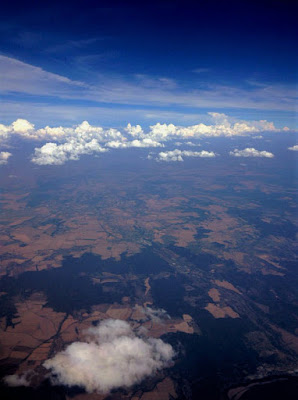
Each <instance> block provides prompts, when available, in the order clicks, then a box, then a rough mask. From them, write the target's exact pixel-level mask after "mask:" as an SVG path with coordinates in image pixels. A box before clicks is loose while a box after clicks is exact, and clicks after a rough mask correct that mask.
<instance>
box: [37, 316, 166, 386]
mask: <svg viewBox="0 0 298 400" xmlns="http://www.w3.org/2000/svg"><path fill="white" fill-rule="evenodd" d="M86 333H87V336H86V341H84V342H75V343H72V344H71V345H69V346H68V347H67V348H66V349H65V350H64V351H62V352H60V353H58V354H56V355H55V356H54V357H53V358H52V359H49V360H47V361H45V362H44V364H43V366H44V367H45V368H47V369H48V370H49V371H50V377H51V380H52V382H53V383H58V384H63V385H66V386H80V387H82V388H84V389H85V390H86V391H87V392H90V393H91V392H94V391H97V392H100V393H108V392H110V391H111V390H112V389H117V388H127V387H130V386H132V385H134V384H137V383H139V382H141V381H142V380H143V379H144V378H146V377H149V376H152V375H154V374H155V373H156V372H157V371H158V370H160V369H162V368H166V367H169V366H170V365H171V364H172V360H173V357H174V350H173V348H172V346H171V345H169V344H167V343H165V342H163V341H162V340H161V339H153V338H145V337H141V336H140V335H138V334H136V333H135V332H134V331H133V330H132V328H131V326H130V325H129V324H128V323H127V322H125V321H121V320H112V319H108V320H105V321H102V322H101V323H100V324H99V325H98V326H96V327H92V328H90V329H89V330H88V331H87V332H86Z"/></svg>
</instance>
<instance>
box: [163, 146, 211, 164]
mask: <svg viewBox="0 0 298 400" xmlns="http://www.w3.org/2000/svg"><path fill="white" fill-rule="evenodd" d="M215 156H216V154H215V153H214V152H213V151H206V150H202V151H188V150H179V149H175V150H171V151H161V152H160V153H158V155H157V157H156V161H166V162H171V161H180V162H181V161H184V160H183V157H202V158H212V157H215Z"/></svg>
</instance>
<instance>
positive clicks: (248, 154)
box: [230, 147, 274, 158]
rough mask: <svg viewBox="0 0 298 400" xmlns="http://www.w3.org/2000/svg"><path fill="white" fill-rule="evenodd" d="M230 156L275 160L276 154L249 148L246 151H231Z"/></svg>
mask: <svg viewBox="0 0 298 400" xmlns="http://www.w3.org/2000/svg"><path fill="white" fill-rule="evenodd" d="M230 155H231V156H234V157H265V158H273V157H274V154H273V153H270V152H269V151H259V150H256V149H254V148H253V147H247V148H246V149H244V150H238V149H235V150H233V151H230Z"/></svg>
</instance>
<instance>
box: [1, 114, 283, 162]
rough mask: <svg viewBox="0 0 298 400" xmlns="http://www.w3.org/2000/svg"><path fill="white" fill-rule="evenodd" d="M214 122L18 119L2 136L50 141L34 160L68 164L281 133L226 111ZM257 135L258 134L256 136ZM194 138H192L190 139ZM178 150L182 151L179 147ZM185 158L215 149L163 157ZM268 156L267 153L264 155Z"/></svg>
mask: <svg viewBox="0 0 298 400" xmlns="http://www.w3.org/2000/svg"><path fill="white" fill-rule="evenodd" d="M208 114H209V118H211V119H212V120H213V121H214V123H213V124H209V125H207V124H204V123H199V124H197V125H191V126H186V127H182V126H176V125H174V124H161V123H157V124H155V125H152V126H150V128H149V130H148V131H146V132H145V131H144V130H143V128H142V127H141V126H140V125H131V124H128V125H127V127H126V128H124V129H122V130H121V131H120V130H118V129H115V128H103V127H101V126H93V125H90V124H89V123H88V121H83V122H82V123H81V124H79V125H75V126H72V127H64V126H57V127H50V126H46V127H44V128H41V129H35V126H34V124H32V123H31V122H29V121H27V120H25V119H17V120H16V121H14V122H13V123H12V124H11V125H3V124H0V139H1V138H2V141H3V142H5V141H8V140H9V138H10V137H12V136H13V135H17V136H19V137H22V138H24V139H26V140H34V141H43V142H47V143H46V144H44V145H43V146H41V147H39V148H38V147H37V148H35V153H34V155H33V157H32V162H33V163H35V164H39V165H46V164H56V165H59V164H60V165H61V164H64V163H65V162H66V161H68V160H78V159H79V156H80V155H82V154H91V153H100V152H104V151H107V150H108V149H125V148H132V147H135V148H156V147H164V143H165V142H168V141H172V140H177V139H179V141H177V142H176V143H177V146H181V145H182V144H184V145H186V146H200V144H199V143H196V142H195V140H196V139H201V138H206V137H222V136H227V137H233V136H245V135H250V134H253V135H255V134H256V133H260V132H263V131H264V130H267V131H268V130H270V131H272V132H277V131H278V129H276V128H275V126H274V124H273V123H272V122H268V121H265V120H260V121H249V122H248V121H237V120H235V119H233V118H231V117H228V116H227V115H225V114H222V113H214V112H210V113H208ZM253 137H256V136H253ZM190 139H192V140H190ZM177 151H178V150H177ZM183 156H185V157H213V156H214V154H213V153H212V152H209V153H208V152H207V153H206V152H189V153H187V151H186V150H184V151H183V154H182V153H177V154H175V153H174V154H166V153H165V152H163V153H160V156H159V158H160V160H163V161H183ZM263 156H264V155H263Z"/></svg>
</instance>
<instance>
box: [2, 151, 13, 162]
mask: <svg viewBox="0 0 298 400" xmlns="http://www.w3.org/2000/svg"><path fill="white" fill-rule="evenodd" d="M11 156H12V154H11V153H9V152H8V151H1V152H0V165H4V164H7V162H8V159H9V157H11Z"/></svg>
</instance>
